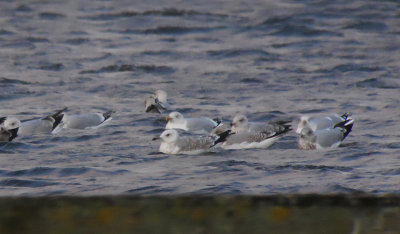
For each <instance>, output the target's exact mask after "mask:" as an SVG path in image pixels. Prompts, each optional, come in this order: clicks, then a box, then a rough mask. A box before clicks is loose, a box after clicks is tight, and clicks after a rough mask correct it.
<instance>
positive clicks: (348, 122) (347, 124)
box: [334, 118, 354, 139]
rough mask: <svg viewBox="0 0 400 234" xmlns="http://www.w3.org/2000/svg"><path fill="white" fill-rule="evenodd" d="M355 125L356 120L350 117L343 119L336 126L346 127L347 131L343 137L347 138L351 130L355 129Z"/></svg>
mask: <svg viewBox="0 0 400 234" xmlns="http://www.w3.org/2000/svg"><path fill="white" fill-rule="evenodd" d="M353 125H354V120H353V119H351V118H349V119H346V120H345V121H342V122H340V123H338V124H336V125H335V126H334V128H343V129H345V130H346V131H345V132H344V134H343V139H345V138H346V137H347V136H348V135H349V134H350V132H351V130H352V129H353Z"/></svg>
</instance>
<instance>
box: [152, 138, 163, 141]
mask: <svg viewBox="0 0 400 234" xmlns="http://www.w3.org/2000/svg"><path fill="white" fill-rule="evenodd" d="M160 139H161V138H160V137H154V138H153V139H152V140H153V141H156V140H160Z"/></svg>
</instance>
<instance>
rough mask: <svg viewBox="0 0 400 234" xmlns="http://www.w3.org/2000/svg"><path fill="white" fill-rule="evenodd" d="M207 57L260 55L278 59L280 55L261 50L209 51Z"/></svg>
mask: <svg viewBox="0 0 400 234" xmlns="http://www.w3.org/2000/svg"><path fill="white" fill-rule="evenodd" d="M207 55H209V56H215V57H228V58H230V57H242V56H248V55H259V56H262V57H263V58H265V57H268V58H270V57H271V58H274V59H275V58H277V57H278V55H276V54H271V53H268V52H266V51H264V50H260V49H226V50H209V51H207Z"/></svg>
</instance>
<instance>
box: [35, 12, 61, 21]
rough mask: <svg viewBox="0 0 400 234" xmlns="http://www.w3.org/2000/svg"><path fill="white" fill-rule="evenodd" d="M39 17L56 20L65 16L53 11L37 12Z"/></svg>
mask: <svg viewBox="0 0 400 234" xmlns="http://www.w3.org/2000/svg"><path fill="white" fill-rule="evenodd" d="M39 17H40V18H41V19H45V20H56V19H61V18H65V15H63V14H59V13H54V12H42V13H40V14H39Z"/></svg>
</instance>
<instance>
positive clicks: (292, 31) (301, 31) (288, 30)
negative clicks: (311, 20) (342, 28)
mask: <svg viewBox="0 0 400 234" xmlns="http://www.w3.org/2000/svg"><path fill="white" fill-rule="evenodd" d="M269 35H273V36H304V37H318V36H342V34H341V33H338V32H332V31H328V30H324V29H315V28H312V27H309V26H304V25H285V26H284V27H283V28H281V29H278V30H276V31H273V32H271V33H269Z"/></svg>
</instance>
